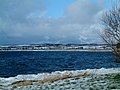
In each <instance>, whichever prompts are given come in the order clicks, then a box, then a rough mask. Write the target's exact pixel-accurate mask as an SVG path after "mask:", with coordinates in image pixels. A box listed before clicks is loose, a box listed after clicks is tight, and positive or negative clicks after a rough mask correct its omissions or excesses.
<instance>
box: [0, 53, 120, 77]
mask: <svg viewBox="0 0 120 90" xmlns="http://www.w3.org/2000/svg"><path fill="white" fill-rule="evenodd" d="M114 60H115V57H114V54H113V53H112V52H81V51H8V52H7V51H5V52H0V77H13V76H16V75H21V74H22V75H23V74H37V73H45V72H54V71H64V70H83V69H99V68H117V67H120V64H118V63H115V62H114Z"/></svg>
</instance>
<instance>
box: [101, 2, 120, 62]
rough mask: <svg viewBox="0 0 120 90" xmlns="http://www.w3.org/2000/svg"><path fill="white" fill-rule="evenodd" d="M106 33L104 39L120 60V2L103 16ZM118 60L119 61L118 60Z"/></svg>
mask: <svg viewBox="0 0 120 90" xmlns="http://www.w3.org/2000/svg"><path fill="white" fill-rule="evenodd" d="M101 21H102V22H103V29H104V34H103V35H102V38H103V40H104V41H105V42H106V43H107V44H108V45H110V47H111V48H112V50H113V52H114V54H115V55H116V57H117V58H118V60H119V62H120V48H119V46H118V45H120V3H119V4H116V6H115V7H114V8H113V9H112V10H107V11H106V12H105V13H104V14H103V16H102V18H101ZM118 60H117V61H118Z"/></svg>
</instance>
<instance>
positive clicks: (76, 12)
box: [0, 0, 117, 44]
mask: <svg viewBox="0 0 120 90" xmlns="http://www.w3.org/2000/svg"><path fill="white" fill-rule="evenodd" d="M113 1H117V0H0V44H40V43H77V44H83V43H87V44H90V43H103V41H102V40H101V37H100V33H102V28H101V25H100V20H99V19H100V17H101V16H102V14H103V12H104V11H105V10H107V9H108V8H111V6H112V3H113Z"/></svg>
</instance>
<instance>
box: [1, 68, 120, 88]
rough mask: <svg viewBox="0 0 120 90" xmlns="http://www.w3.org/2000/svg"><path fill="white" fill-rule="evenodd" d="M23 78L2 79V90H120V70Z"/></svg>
mask: <svg viewBox="0 0 120 90" xmlns="http://www.w3.org/2000/svg"><path fill="white" fill-rule="evenodd" d="M23 76H24V75H21V76H20V75H19V76H16V77H10V78H0V90H1V89H3V90H12V89H13V90H111V89H118V90H120V68H116V69H115V68H112V69H104V68H102V69H87V70H77V71H63V72H58V71H57V72H53V73H50V74H37V75H27V76H26V75H25V76H24V78H23ZM25 77H27V78H25Z"/></svg>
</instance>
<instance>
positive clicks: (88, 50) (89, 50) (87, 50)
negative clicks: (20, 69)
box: [0, 49, 112, 52]
mask: <svg viewBox="0 0 120 90" xmlns="http://www.w3.org/2000/svg"><path fill="white" fill-rule="evenodd" d="M11 51H15V52H16V51H27V52H28V51H35V52H36V51H39V52H45V51H48V52H52V51H53V52H54V51H56V52H59V51H73V52H112V50H100V49H99V50H98V49H96V50H92V49H84V50H83V49H82V50H75V49H73V50H0V52H11Z"/></svg>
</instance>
